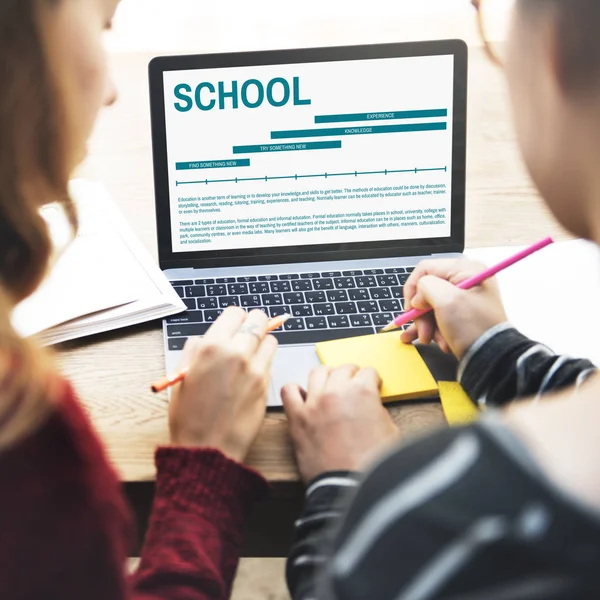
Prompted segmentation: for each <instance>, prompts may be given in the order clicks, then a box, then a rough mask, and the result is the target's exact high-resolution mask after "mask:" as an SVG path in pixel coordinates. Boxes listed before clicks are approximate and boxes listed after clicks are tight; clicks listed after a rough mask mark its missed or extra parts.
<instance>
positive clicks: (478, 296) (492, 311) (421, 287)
mask: <svg viewBox="0 0 600 600" xmlns="http://www.w3.org/2000/svg"><path fill="white" fill-rule="evenodd" d="M483 268H485V267H483V266H482V265H481V264H480V263H477V262H475V261H471V260H467V259H458V260H439V261H435V260H428V261H424V262H423V263H421V264H420V265H419V266H418V267H417V268H416V269H415V271H414V272H413V273H412V274H411V276H410V278H409V280H408V281H407V282H406V286H405V288H404V294H405V304H406V308H407V309H409V308H410V309H418V310H432V312H430V313H428V314H425V315H423V316H421V317H420V318H418V319H417V320H416V321H415V323H414V324H413V325H411V326H410V327H409V328H408V329H407V330H406V331H404V332H403V333H402V335H401V339H402V341H403V342H405V343H411V342H413V341H415V340H417V339H418V340H419V341H420V342H421V343H422V344H430V343H431V342H432V341H435V342H436V343H437V344H438V345H439V346H440V348H441V349H442V350H444V351H451V352H452V353H453V354H454V355H455V356H456V357H457V358H459V359H460V358H462V356H463V355H464V354H465V352H466V351H467V350H468V348H470V346H471V345H472V344H473V343H474V342H475V341H476V340H477V339H478V338H479V337H480V336H481V335H482V334H483V333H485V332H486V331H487V330H488V329H490V328H491V327H493V326H495V325H497V324H499V323H502V322H504V321H506V313H505V311H504V307H503V305H502V300H501V298H500V292H499V288H498V285H497V283H496V281H495V280H494V279H488V280H486V281H485V282H484V283H482V284H481V285H480V286H478V287H477V288H476V289H473V290H470V291H466V290H462V289H460V288H459V287H457V286H458V284H460V283H461V282H462V281H465V280H467V279H469V278H470V277H472V276H474V275H476V274H478V273H480V272H481V271H482V269H483Z"/></svg>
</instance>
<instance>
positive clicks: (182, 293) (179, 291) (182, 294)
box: [173, 287, 185, 298]
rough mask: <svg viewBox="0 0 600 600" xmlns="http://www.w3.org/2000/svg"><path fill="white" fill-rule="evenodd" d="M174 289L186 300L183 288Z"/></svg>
mask: <svg viewBox="0 0 600 600" xmlns="http://www.w3.org/2000/svg"><path fill="white" fill-rule="evenodd" d="M173 289H174V290H175V291H176V292H177V295H178V296H179V297H180V298H185V292H184V291H183V288H182V287H174V288H173Z"/></svg>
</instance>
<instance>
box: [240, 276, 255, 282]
mask: <svg viewBox="0 0 600 600" xmlns="http://www.w3.org/2000/svg"><path fill="white" fill-rule="evenodd" d="M235 280H236V281H237V282H238V283H250V282H251V281H256V277H254V276H251V275H244V276H242V277H236V278H235Z"/></svg>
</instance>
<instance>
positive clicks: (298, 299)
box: [283, 292, 304, 304]
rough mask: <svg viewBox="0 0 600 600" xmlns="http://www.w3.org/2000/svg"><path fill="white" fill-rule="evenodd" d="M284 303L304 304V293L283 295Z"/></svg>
mask: <svg viewBox="0 0 600 600" xmlns="http://www.w3.org/2000/svg"><path fill="white" fill-rule="evenodd" d="M283 301H284V302H285V303H286V304H304V294H303V293H302V292H292V293H290V294H284V295H283Z"/></svg>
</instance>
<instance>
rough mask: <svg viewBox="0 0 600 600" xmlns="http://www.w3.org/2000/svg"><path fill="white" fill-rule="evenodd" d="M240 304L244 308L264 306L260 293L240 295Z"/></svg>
mask: <svg viewBox="0 0 600 600" xmlns="http://www.w3.org/2000/svg"><path fill="white" fill-rule="evenodd" d="M240 305H241V306H243V307H244V308H249V307H253V308H254V307H255V306H262V300H261V298H260V296H259V295H258V294H255V295H254V296H241V297H240Z"/></svg>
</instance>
